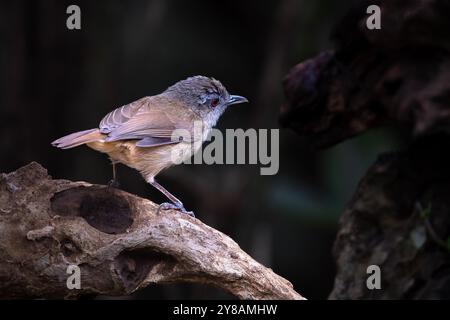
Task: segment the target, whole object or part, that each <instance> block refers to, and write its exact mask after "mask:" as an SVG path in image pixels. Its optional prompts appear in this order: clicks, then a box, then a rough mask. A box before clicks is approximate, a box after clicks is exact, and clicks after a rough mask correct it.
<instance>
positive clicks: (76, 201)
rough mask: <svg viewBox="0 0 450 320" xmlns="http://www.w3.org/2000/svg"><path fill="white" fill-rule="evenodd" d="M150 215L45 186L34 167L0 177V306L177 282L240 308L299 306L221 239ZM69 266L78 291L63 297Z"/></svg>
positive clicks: (144, 209) (94, 191) (172, 218)
mask: <svg viewBox="0 0 450 320" xmlns="http://www.w3.org/2000/svg"><path fill="white" fill-rule="evenodd" d="M157 208H158V206H157V205H156V204H154V203H153V202H151V201H149V200H146V199H142V198H139V197H137V196H134V195H131V194H129V193H127V192H124V191H121V190H118V189H114V188H108V187H106V186H101V185H92V184H89V183H86V182H71V181H68V180H53V179H52V178H51V177H50V176H48V174H47V171H46V170H45V169H44V168H43V167H42V166H40V165H39V164H37V163H35V162H33V163H31V164H29V165H27V166H25V167H22V168H20V169H18V170H17V171H15V172H12V173H9V174H2V175H1V176H0V297H1V298H78V297H80V296H83V295H92V294H102V295H113V296H116V295H128V294H130V293H132V292H134V291H135V290H138V289H140V288H143V287H145V286H147V285H151V284H154V283H170V282H179V281H183V282H198V283H206V284H210V285H214V286H217V287H220V288H222V289H224V290H226V291H228V292H230V293H231V294H233V295H235V296H236V297H238V298H241V299H303V297H302V296H301V295H300V294H298V293H297V292H295V291H294V289H293V287H292V284H291V283H290V282H289V281H287V280H285V279H284V278H282V277H280V276H278V275H276V274H275V273H274V272H273V271H272V270H271V269H268V268H266V267H264V266H262V265H261V264H259V263H258V262H256V261H254V260H253V259H252V258H251V257H250V256H249V255H248V254H246V253H245V252H243V251H242V250H241V249H240V248H239V246H238V245H237V244H236V243H235V242H234V241H233V240H232V239H230V238H229V237H228V236H226V235H224V234H223V233H221V232H219V231H217V230H215V229H213V228H211V227H209V226H207V225H205V224H203V223H202V222H201V221H200V220H198V219H195V218H191V217H189V216H187V215H183V214H180V213H178V212H176V211H171V210H170V211H164V212H161V213H160V214H156V210H157ZM70 265H76V266H78V267H79V268H80V271H81V287H80V289H68V287H67V279H68V277H69V276H71V274H68V273H67V270H68V267H69V266H70ZM69 270H70V269H69Z"/></svg>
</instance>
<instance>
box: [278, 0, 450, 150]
mask: <svg viewBox="0 0 450 320" xmlns="http://www.w3.org/2000/svg"><path fill="white" fill-rule="evenodd" d="M358 4H359V5H358V6H357V7H355V8H354V9H353V10H352V11H351V12H349V13H348V15H347V16H346V17H344V19H343V20H342V23H341V24H340V25H338V26H337V28H336V29H335V31H334V39H335V42H336V48H335V49H334V50H330V51H328V52H323V53H321V54H319V55H318V56H316V57H314V58H312V59H309V60H307V61H304V62H302V63H300V64H298V65H297V66H295V67H294V68H293V69H292V70H291V71H290V72H289V74H288V75H287V76H286V78H285V80H284V90H285V95H286V98H287V102H286V104H285V105H283V106H282V108H281V124H282V125H284V126H285V127H289V128H292V129H294V130H295V131H297V132H298V133H299V134H300V135H302V136H304V137H306V138H307V139H308V141H310V142H311V143H312V144H313V145H316V146H318V147H329V146H332V145H334V144H336V143H339V142H341V141H343V140H345V139H348V138H350V137H352V136H354V135H356V134H359V133H362V132H365V131H366V130H368V129H371V128H374V127H378V126H381V125H393V126H396V127H401V128H404V129H405V130H406V131H409V132H411V133H412V135H414V136H420V135H425V134H430V133H433V132H436V131H443V130H447V131H448V129H447V128H448V127H449V126H450V109H449V97H450V54H449V52H450V38H449V37H448V30H450V19H448V16H449V14H450V3H449V2H448V1H439V0H411V1H400V0H394V1H358ZM370 4H378V5H379V6H380V7H381V12H382V27H381V29H380V30H369V29H368V28H367V27H366V19H367V17H368V15H367V14H366V8H367V7H368V6H369V5H370Z"/></svg>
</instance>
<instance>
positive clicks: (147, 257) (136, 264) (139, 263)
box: [114, 248, 176, 290]
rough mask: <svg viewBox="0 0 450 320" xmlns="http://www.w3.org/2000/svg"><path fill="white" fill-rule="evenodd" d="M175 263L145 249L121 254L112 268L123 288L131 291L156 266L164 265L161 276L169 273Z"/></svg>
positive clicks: (159, 253) (162, 254)
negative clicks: (120, 279)
mask: <svg viewBox="0 0 450 320" xmlns="http://www.w3.org/2000/svg"><path fill="white" fill-rule="evenodd" d="M175 263H176V260H175V259H174V258H173V257H172V256H170V255H167V254H165V253H161V252H157V251H154V250H151V249H148V248H145V249H135V250H128V251H123V252H121V253H120V254H119V255H118V256H117V258H116V259H115V261H114V266H115V268H116V270H117V272H118V274H119V275H120V277H121V278H122V280H123V283H124V286H125V288H126V289H127V290H133V289H135V288H136V287H137V286H138V285H139V283H141V282H142V281H143V280H144V279H145V277H146V276H147V275H148V274H149V273H150V272H151V271H152V270H153V268H155V267H156V266H158V265H160V264H164V270H160V273H161V274H163V273H164V271H166V272H170V271H171V270H172V269H173V267H174V266H175ZM161 269H163V268H161Z"/></svg>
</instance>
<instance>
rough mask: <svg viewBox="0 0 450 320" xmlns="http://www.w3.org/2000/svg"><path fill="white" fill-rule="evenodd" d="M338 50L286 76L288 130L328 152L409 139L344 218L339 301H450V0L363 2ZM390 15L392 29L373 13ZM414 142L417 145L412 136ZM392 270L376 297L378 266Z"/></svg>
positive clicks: (384, 272) (340, 33) (348, 20)
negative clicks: (350, 144)
mask: <svg viewBox="0 0 450 320" xmlns="http://www.w3.org/2000/svg"><path fill="white" fill-rule="evenodd" d="M357 3H358V5H357V6H356V7H354V8H353V9H352V10H350V12H349V13H348V14H347V16H346V17H344V19H343V20H342V22H341V23H340V24H339V25H338V26H337V27H336V29H335V30H334V40H335V43H336V46H335V48H334V49H333V50H330V51H326V52H322V53H320V54H319V55H317V56H316V57H313V58H312V59H309V60H307V61H304V62H302V63H300V64H298V65H297V66H295V67H294V68H293V69H292V70H291V71H290V72H289V74H288V75H287V77H286V78H285V80H284V89H285V94H286V98H287V101H286V103H285V104H284V105H283V106H282V107H281V123H282V125H284V126H286V127H289V128H291V129H293V130H295V131H296V132H297V133H299V134H300V135H301V136H303V137H304V138H306V139H305V140H307V141H309V142H311V143H312V144H313V145H315V146H316V147H318V148H324V147H329V146H332V145H334V144H337V143H339V142H341V141H344V140H346V139H348V138H350V137H352V136H354V135H357V134H360V133H362V132H365V131H366V130H369V129H371V128H374V127H378V126H390V127H392V128H396V129H397V130H398V131H402V132H404V133H407V134H405V135H404V136H405V137H410V139H409V143H408V145H406V146H404V150H402V151H397V152H393V153H390V154H386V155H382V156H380V157H379V159H378V160H377V162H376V163H375V164H374V165H373V166H372V167H371V168H370V169H369V171H368V172H367V174H366V176H365V177H364V178H363V179H362V181H361V182H360V184H359V186H358V189H357V190H356V192H355V194H354V196H353V198H352V199H351V201H350V203H349V205H348V206H347V208H346V209H345V211H344V213H343V215H342V217H341V219H340V229H339V231H338V236H337V240H336V242H335V245H334V255H335V257H336V262H337V275H336V279H335V285H334V289H333V291H332V293H331V295H330V298H332V299H373V298H375V299H419V298H420V299H436V298H441V299H448V297H449V292H450V254H449V252H450V215H449V211H450V202H449V199H450V194H449V190H450V171H449V170H450V169H449V168H450V166H449V164H450V151H449V150H450V135H449V132H450V130H449V128H450V38H449V37H448V30H450V19H448V16H449V15H450V2H448V1H439V0H410V1H402V0H389V1H381V0H376V1H358V2H357ZM371 4H376V5H379V6H380V8H381V17H382V18H381V29H380V30H369V29H368V28H367V27H366V19H367V17H368V15H367V14H366V9H367V7H368V6H369V5H371ZM406 140H407V139H406ZM370 265H377V266H379V267H380V270H381V274H380V276H381V289H380V290H369V289H368V287H367V285H366V280H367V279H368V277H369V274H367V267H368V266H370Z"/></svg>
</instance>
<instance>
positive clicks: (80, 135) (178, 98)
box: [52, 76, 248, 216]
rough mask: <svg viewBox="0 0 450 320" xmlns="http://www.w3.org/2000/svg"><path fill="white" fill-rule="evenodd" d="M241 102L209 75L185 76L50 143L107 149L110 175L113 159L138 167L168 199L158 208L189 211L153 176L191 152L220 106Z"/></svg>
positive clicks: (218, 111)
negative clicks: (198, 127)
mask: <svg viewBox="0 0 450 320" xmlns="http://www.w3.org/2000/svg"><path fill="white" fill-rule="evenodd" d="M242 102H248V100H247V99H246V98H244V97H241V96H236V95H230V94H228V92H227V90H226V89H225V87H224V86H223V85H222V84H221V83H220V82H219V81H217V80H215V79H213V78H208V77H204V76H195V77H190V78H187V79H186V80H182V81H179V82H177V83H176V84H174V85H173V86H171V87H169V88H168V89H167V90H166V91H164V92H163V93H161V94H158V95H155V96H149V97H144V98H141V99H139V100H137V101H134V102H132V103H130V104H127V105H124V106H122V107H119V108H117V109H115V110H113V111H111V112H110V113H108V114H107V115H106V116H105V117H104V118H103V119H102V120H101V122H100V125H99V128H96V129H90V130H85V131H80V132H75V133H72V134H69V135H67V136H64V137H62V138H60V139H58V140H55V141H53V142H52V145H53V146H55V147H58V148H61V149H69V148H73V147H77V146H80V145H83V144H85V145H87V146H88V147H90V148H92V149H94V150H97V151H100V152H103V153H106V154H107V155H108V156H109V158H110V159H111V162H112V164H113V181H116V167H115V164H116V163H122V164H125V165H127V166H128V167H131V168H134V169H136V170H138V171H139V172H140V173H141V174H142V176H143V177H144V179H145V180H146V181H147V182H148V183H149V184H151V185H152V186H153V187H155V188H156V189H158V190H159V191H160V192H162V193H163V194H164V195H165V196H166V197H167V198H168V199H169V200H170V201H171V203H168V202H165V203H162V204H161V205H160V206H159V208H158V212H159V210H161V209H162V210H166V209H177V210H179V211H181V212H183V213H186V214H189V215H192V216H193V213H192V212H191V211H186V209H185V208H184V206H183V203H182V202H181V201H180V200H179V199H178V198H176V197H175V196H174V195H172V194H171V193H170V192H169V191H167V190H166V189H165V188H164V187H163V186H161V185H160V184H159V183H158V182H156V180H155V176H156V175H157V174H158V173H159V172H161V170H163V169H165V168H168V167H170V166H172V165H174V164H178V163H181V162H182V161H183V160H185V159H187V158H189V157H191V156H192V155H193V154H194V153H195V152H196V151H197V150H198V149H199V148H200V146H201V144H202V142H203V141H205V139H206V137H207V136H208V133H209V131H210V130H211V129H212V127H213V126H214V125H215V124H216V122H217V120H219V118H220V116H221V115H222V113H223V112H224V111H225V109H226V108H227V107H228V106H229V105H232V104H237V103H242ZM196 123H197V124H199V123H200V124H201V125H202V131H201V133H200V135H199V134H198V133H197V134H196V133H195V132H194V131H195V130H194V126H195V124H196ZM175 130H185V131H184V132H189V133H190V136H191V138H190V139H181V138H177V139H175V138H172V137H173V133H174V131H175ZM186 130H187V131H186ZM198 142H200V143H198ZM174 155H178V156H174Z"/></svg>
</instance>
